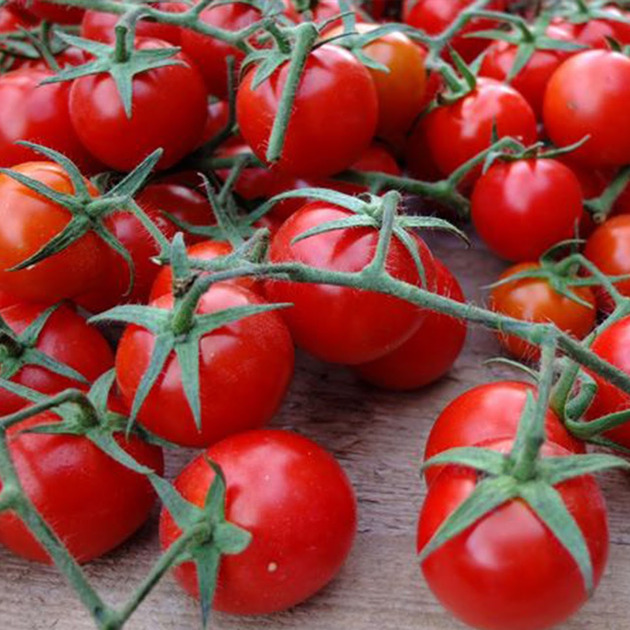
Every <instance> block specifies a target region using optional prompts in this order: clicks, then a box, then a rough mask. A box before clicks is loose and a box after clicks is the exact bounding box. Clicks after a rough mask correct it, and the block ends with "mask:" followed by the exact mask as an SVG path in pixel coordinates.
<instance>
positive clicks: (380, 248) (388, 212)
mask: <svg viewBox="0 0 630 630" xmlns="http://www.w3.org/2000/svg"><path fill="white" fill-rule="evenodd" d="M400 201H401V198H400V193H398V192H395V191H390V192H388V193H387V194H386V195H385V196H384V197H383V201H382V213H383V216H382V227H381V229H380V230H379V234H378V243H377V245H376V252H375V253H374V258H373V259H372V261H371V262H370V264H369V265H368V266H367V267H366V268H365V269H364V270H363V275H364V276H366V277H370V276H373V277H378V276H379V275H380V274H381V273H383V271H384V269H385V262H386V260H387V253H388V252H389V248H390V245H391V243H392V236H393V234H394V220H395V218H396V213H397V212H398V206H399V204H400Z"/></svg>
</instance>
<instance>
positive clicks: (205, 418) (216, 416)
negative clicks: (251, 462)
mask: <svg viewBox="0 0 630 630" xmlns="http://www.w3.org/2000/svg"><path fill="white" fill-rule="evenodd" d="M261 303H263V300H262V299H261V298H259V297H258V296H257V295H255V294H254V293H252V292H250V291H248V290H247V289H244V288H242V287H239V286H236V285H233V284H225V283H223V284H217V285H214V286H212V287H211V289H210V290H209V291H208V292H207V293H205V294H204V295H203V297H202V298H201V301H200V302H199V306H198V313H200V314H209V313H215V312H217V311H220V310H223V309H225V308H235V307H240V306H247V305H252V304H261ZM151 306H153V307H155V308H162V309H170V308H172V306H173V298H172V296H170V295H167V296H163V297H161V298H158V299H157V300H155V301H154V302H151ZM154 345H155V337H154V335H153V333H151V332H149V331H148V330H146V329H144V328H140V327H138V326H135V325H132V326H129V327H128V328H127V329H126V331H125V333H124V334H123V337H122V339H121V341H120V345H119V346H118V352H117V353H116V377H117V381H118V386H119V388H120V391H121V393H122V395H123V398H124V399H125V401H126V402H127V404H129V405H131V403H132V401H133V399H134V397H135V395H136V391H137V389H138V385H139V383H140V380H141V379H142V377H143V375H144V373H145V372H146V370H147V367H148V365H149V360H150V358H151V353H152V351H153V347H154ZM199 348H200V356H199V362H200V366H199V381H200V387H201V431H198V430H197V428H196V427H195V423H194V419H193V416H192V412H191V411H190V408H189V405H188V402H187V400H186V396H185V393H184V389H183V385H182V380H181V370H180V367H179V362H178V360H177V358H176V357H175V355H174V354H171V356H170V357H169V358H168V360H167V362H166V365H165V367H164V369H163V370H162V374H161V375H160V377H159V378H158V380H157V382H156V384H155V386H154V387H153V389H152V390H151V392H150V393H149V395H148V397H147V399H146V401H145V403H144V405H143V406H142V408H141V409H140V413H139V419H140V421H141V422H142V424H143V425H144V426H145V427H146V428H147V429H149V430H150V431H152V432H153V433H155V434H156V435H159V436H160V437H163V438H165V439H167V440H169V441H171V442H175V443H176V444H181V445H182V446H195V447H203V446H208V445H209V444H213V443H214V442H217V441H218V440H220V439H222V438H224V437H226V436H228V435H231V434H233V433H239V432H241V431H246V430H249V429H257V428H260V427H263V426H264V425H265V424H267V422H269V420H271V418H272V417H273V415H274V414H275V413H276V411H277V410H278V407H279V406H280V404H281V402H282V400H283V398H284V395H285V393H286V391H287V388H288V386H289V383H290V381H291V377H292V375H293V360H294V357H293V355H294V350H293V343H292V342H291V337H290V335H289V332H288V330H287V329H286V326H285V325H284V324H283V322H282V318H281V317H280V315H278V313H275V312H273V311H271V312H268V313H260V314H258V315H254V316H252V317H246V318H245V319H241V320H239V321H238V322H235V323H232V324H229V325H227V326H225V327H223V328H220V329H218V330H216V331H214V332H211V333H208V334H206V335H205V336H204V337H203V338H202V339H201V342H200V345H199Z"/></svg>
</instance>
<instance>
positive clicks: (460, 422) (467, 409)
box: [424, 381, 586, 486]
mask: <svg viewBox="0 0 630 630" xmlns="http://www.w3.org/2000/svg"><path fill="white" fill-rule="evenodd" d="M528 392H532V393H535V390H534V387H533V386H532V385H530V384H529V383H522V382H519V381H498V382H496V383H485V384H483V385H478V386H476V387H473V388H472V389H469V390H468V391H466V392H464V393H463V394H461V395H460V396H458V397H457V398H456V399H455V400H453V401H452V402H451V403H450V404H449V405H448V406H447V407H446V408H445V409H444V411H442V413H441V414H440V415H439V416H438V419H437V420H436V421H435V424H434V425H433V427H432V429H431V432H430V433H429V438H428V440H427V443H426V447H425V451H424V460H425V461H426V460H428V459H430V458H431V457H434V456H435V455H438V454H439V453H442V452H444V451H447V450H449V449H451V448H456V447H462V446H476V445H479V444H482V443H483V444H485V443H487V442H490V441H492V440H499V439H513V438H514V437H515V436H516V432H517V430H518V424H519V421H520V419H521V414H522V413H523V409H524V407H525V401H526V399H527V393H528ZM545 428H546V434H547V441H548V442H551V443H553V444H557V445H559V446H560V447H562V448H564V449H566V450H567V451H571V452H573V453H584V452H585V450H586V449H585V446H584V443H583V442H580V441H579V440H577V439H576V438H574V437H573V436H572V435H571V434H570V433H569V432H568V431H567V430H566V429H565V428H564V425H563V424H562V422H561V420H560V418H559V417H558V416H557V415H556V414H555V413H554V412H553V411H552V410H551V409H549V410H548V411H547V414H546V416H545ZM443 468H444V467H443V466H432V467H431V468H428V469H427V470H425V473H424V476H425V479H426V482H427V485H429V486H431V485H432V484H433V482H434V481H435V479H436V478H437V476H438V475H439V474H440V471H441V470H442V469H443Z"/></svg>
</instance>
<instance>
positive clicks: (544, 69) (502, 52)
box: [480, 26, 572, 117]
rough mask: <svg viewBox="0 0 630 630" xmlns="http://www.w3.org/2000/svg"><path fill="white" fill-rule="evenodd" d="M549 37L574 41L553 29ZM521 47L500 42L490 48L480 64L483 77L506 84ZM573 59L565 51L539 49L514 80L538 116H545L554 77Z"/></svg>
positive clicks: (551, 28)
mask: <svg viewBox="0 0 630 630" xmlns="http://www.w3.org/2000/svg"><path fill="white" fill-rule="evenodd" d="M546 36H547V37H549V38H551V39H557V40H560V41H572V39H571V36H570V35H569V34H568V33H567V32H566V31H565V30H564V29H561V28H557V27H553V26H550V27H549V28H548V29H547V33H546ZM518 53H519V47H518V46H517V45H515V44H510V43H509V42H506V41H502V40H498V41H496V42H494V43H493V44H491V46H490V47H489V48H488V51H487V53H486V54H485V56H484V58H483V62H482V64H481V72H480V74H481V76H484V77H490V78H491V79H496V80H497V81H505V80H506V79H507V77H508V76H509V75H510V72H511V71H512V68H513V66H514V62H515V61H516V59H517V55H518ZM569 55H570V53H568V52H566V51H562V50H545V49H538V50H536V51H535V52H534V53H533V54H532V56H531V57H530V59H529V61H528V62H527V65H526V66H525V67H524V68H523V69H522V70H521V71H520V72H519V73H518V74H517V75H516V76H515V77H514V78H513V79H512V81H511V85H512V87H513V88H514V89H516V90H518V91H519V92H520V93H521V94H522V95H523V96H524V97H525V100H526V101H527V102H528V103H529V104H530V105H531V108H532V109H533V110H534V113H535V114H536V116H538V117H541V116H542V109H543V101H544V98H545V90H546V89H547V84H548V83H549V79H550V78H551V75H552V74H553V73H554V72H555V71H556V69H557V68H558V66H560V64H561V63H562V62H563V61H564V60H565V59H566V58H567V57H568V56H569Z"/></svg>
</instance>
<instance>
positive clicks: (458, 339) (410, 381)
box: [357, 259, 467, 390]
mask: <svg viewBox="0 0 630 630" xmlns="http://www.w3.org/2000/svg"><path fill="white" fill-rule="evenodd" d="M435 270H436V272H437V273H436V287H435V292H436V293H437V294H438V295H443V296H445V297H449V298H451V299H453V300H457V301H458V302H465V301H466V298H465V297H464V293H463V292H462V289H461V287H460V286H459V283H458V282H457V278H455V276H454V275H453V274H452V273H451V272H450V271H449V269H448V268H447V267H446V266H445V265H444V264H443V263H442V262H440V261H439V260H437V259H435ZM466 329H467V326H466V323H465V322H463V321H461V320H458V319H455V318H453V317H448V316H445V315H441V314H440V313H433V312H429V313H428V314H427V316H426V318H425V320H424V321H423V322H422V324H420V328H418V330H417V331H416V332H415V333H414V334H413V336H412V337H411V339H409V340H408V341H406V342H405V343H403V345H402V346H400V347H399V348H397V349H396V350H394V351H393V352H392V353H390V354H387V355H385V356H384V357H382V358H380V359H376V361H372V363H366V364H364V365H359V366H357V373H358V374H359V376H361V378H362V379H364V380H366V381H367V382H368V383H372V384H373V385H376V386H377V387H383V388H385V389H391V390H407V389H417V388H418V387H424V386H425V385H428V384H430V383H433V382H434V381H436V380H438V379H439V378H441V377H442V376H444V374H446V373H447V372H448V371H449V370H450V369H451V367H452V365H453V363H455V361H456V360H457V357H458V356H459V354H460V352H461V351H462V348H463V347H464V342H465V341H466Z"/></svg>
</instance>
